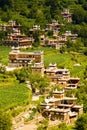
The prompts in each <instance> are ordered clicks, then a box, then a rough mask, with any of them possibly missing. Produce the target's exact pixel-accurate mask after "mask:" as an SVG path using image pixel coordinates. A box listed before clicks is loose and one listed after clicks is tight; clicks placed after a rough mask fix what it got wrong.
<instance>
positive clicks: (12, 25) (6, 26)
mask: <svg viewBox="0 0 87 130" xmlns="http://www.w3.org/2000/svg"><path fill="white" fill-rule="evenodd" d="M13 28H14V29H17V30H20V28H21V25H20V24H16V21H12V20H10V21H9V22H8V24H2V25H1V26H0V30H2V31H7V30H12V29H13Z"/></svg>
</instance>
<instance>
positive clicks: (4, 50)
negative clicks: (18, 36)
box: [0, 46, 11, 64]
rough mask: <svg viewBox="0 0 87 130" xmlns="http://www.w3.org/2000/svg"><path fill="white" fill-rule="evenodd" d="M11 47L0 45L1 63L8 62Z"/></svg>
mask: <svg viewBox="0 0 87 130" xmlns="http://www.w3.org/2000/svg"><path fill="white" fill-rule="evenodd" d="M10 50H11V49H10V48H9V47H5V46H0V62H1V63H3V64H7V63H8V59H9V57H8V54H9V51H10Z"/></svg>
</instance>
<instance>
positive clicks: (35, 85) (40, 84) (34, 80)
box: [29, 73, 50, 93]
mask: <svg viewBox="0 0 87 130" xmlns="http://www.w3.org/2000/svg"><path fill="white" fill-rule="evenodd" d="M29 80H30V84H31V88H32V92H34V93H35V92H36V89H39V91H40V92H41V93H44V92H45V89H46V87H48V85H49V83H50V82H49V79H48V78H47V77H42V76H41V75H40V74H38V73H36V74H31V75H30V76H29Z"/></svg>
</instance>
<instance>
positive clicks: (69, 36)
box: [62, 31, 78, 42]
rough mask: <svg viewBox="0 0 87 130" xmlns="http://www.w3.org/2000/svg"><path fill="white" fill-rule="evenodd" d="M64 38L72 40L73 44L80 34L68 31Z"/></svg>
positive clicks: (63, 35)
mask: <svg viewBox="0 0 87 130" xmlns="http://www.w3.org/2000/svg"><path fill="white" fill-rule="evenodd" d="M62 37H63V38H66V39H67V38H70V40H72V41H73V42H75V41H76V39H77V37H78V34H72V33H71V31H66V32H65V33H64V34H62Z"/></svg>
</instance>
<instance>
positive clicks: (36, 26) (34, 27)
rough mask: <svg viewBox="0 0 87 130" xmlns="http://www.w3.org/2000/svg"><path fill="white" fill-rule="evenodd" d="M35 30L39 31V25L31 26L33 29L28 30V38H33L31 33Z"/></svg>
mask: <svg viewBox="0 0 87 130" xmlns="http://www.w3.org/2000/svg"><path fill="white" fill-rule="evenodd" d="M36 30H40V25H33V27H32V28H31V29H30V30H29V32H30V36H33V33H34V32H35V31H36ZM40 31H41V30H40Z"/></svg>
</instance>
